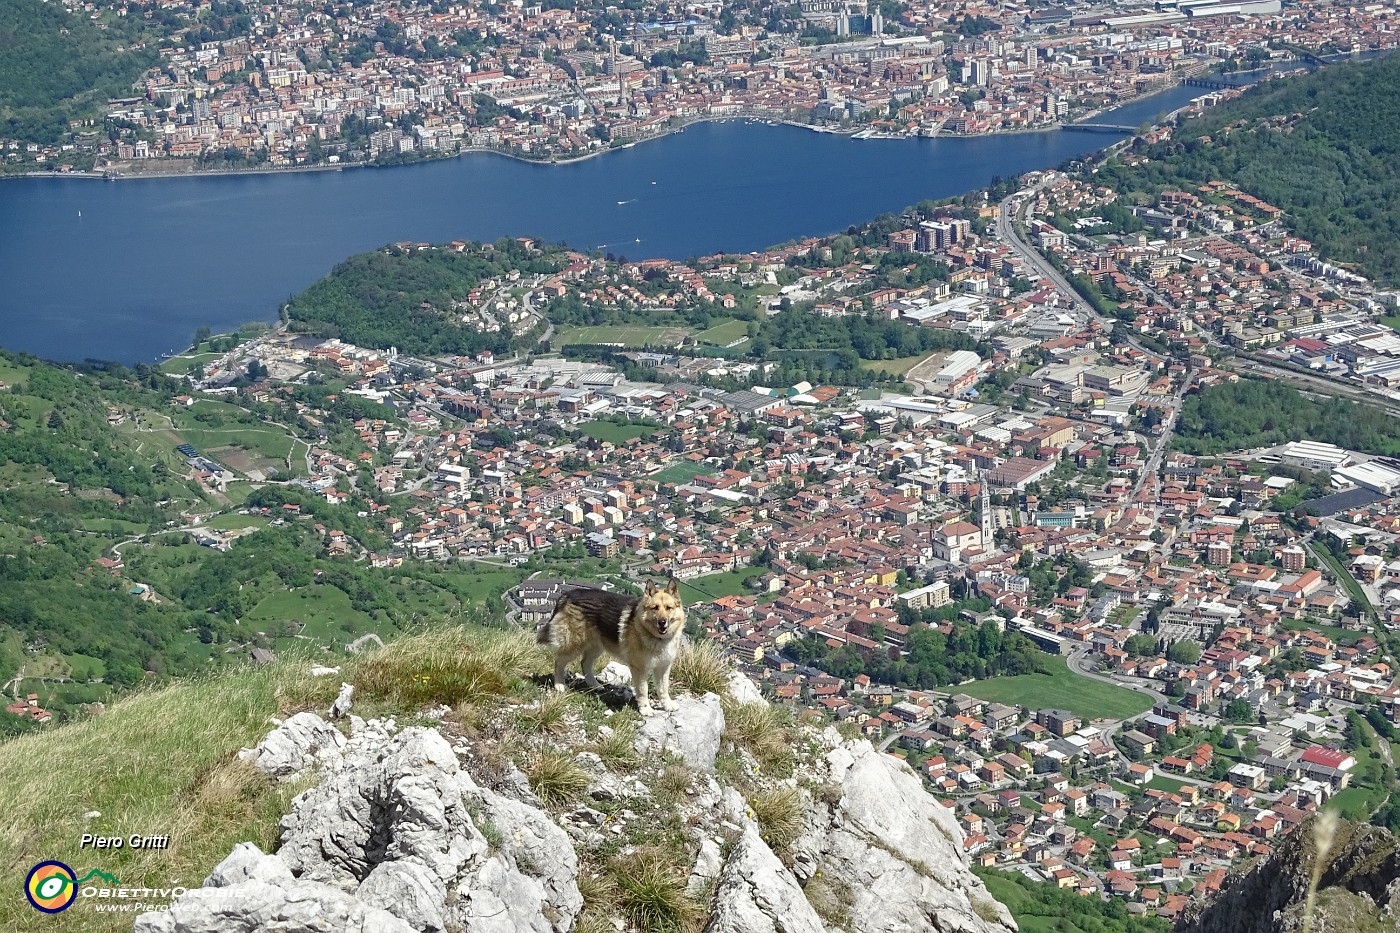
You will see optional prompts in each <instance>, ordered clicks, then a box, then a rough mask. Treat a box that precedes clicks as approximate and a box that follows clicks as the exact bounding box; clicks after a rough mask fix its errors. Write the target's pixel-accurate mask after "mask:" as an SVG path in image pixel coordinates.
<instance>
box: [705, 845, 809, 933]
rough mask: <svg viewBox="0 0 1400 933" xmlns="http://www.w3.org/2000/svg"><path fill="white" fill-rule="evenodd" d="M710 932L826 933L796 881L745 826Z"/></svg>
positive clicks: (723, 878) (718, 888)
mask: <svg viewBox="0 0 1400 933" xmlns="http://www.w3.org/2000/svg"><path fill="white" fill-rule="evenodd" d="M712 904H713V907H712V910H711V913H710V923H709V925H708V926H706V927H705V933H826V927H825V926H824V925H823V924H822V920H821V917H820V916H818V915H817V912H816V909H815V908H813V907H812V905H811V904H810V903H809V902H808V901H807V896H806V895H805V894H804V893H803V892H802V886H801V885H799V884H798V883H797V878H796V877H794V876H793V874H792V872H790V871H788V870H787V868H786V867H784V865H783V863H782V862H781V861H779V860H778V857H777V856H776V855H774V854H773V850H772V849H770V848H769V847H768V845H767V844H766V843H765V842H764V841H763V839H762V838H761V837H760V836H759V833H758V828H757V827H756V826H755V825H753V824H750V825H748V826H745V827H744V834H743V836H741V837H740V839H739V842H738V844H737V845H735V846H734V850H733V851H732V852H730V853H729V858H728V860H726V861H725V863H724V868H723V869H722V870H721V871H720V874H719V878H718V881H717V883H716V885H715V894H714V898H713V899H712Z"/></svg>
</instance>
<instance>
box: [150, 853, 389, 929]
mask: <svg viewBox="0 0 1400 933" xmlns="http://www.w3.org/2000/svg"><path fill="white" fill-rule="evenodd" d="M414 929H415V928H414V927H412V926H410V925H409V924H407V923H405V922H404V921H403V920H401V919H399V918H398V917H395V916H394V915H393V914H391V913H389V912H388V911H386V910H381V909H379V908H377V907H372V906H370V905H368V904H366V903H364V902H363V901H361V900H359V899H358V898H355V897H353V896H351V895H349V894H346V893H345V892H344V891H341V890H339V889H338V888H333V887H331V886H329V885H324V884H318V883H317V882H314V881H298V880H297V879H295V878H293V877H292V874H291V872H290V871H289V870H288V869H287V866H286V865H285V864H284V863H282V861H281V860H280V859H278V858H277V857H276V856H275V855H264V854H263V853H262V852H261V850H259V849H258V847H257V846H255V845H253V844H252V843H249V842H243V843H239V845H238V846H237V847H236V848H235V849H234V850H233V853H232V854H231V855H229V857H228V858H227V859H225V860H224V861H223V862H222V863H220V864H219V866H218V867H217V868H215V869H214V871H213V873H212V874H211V875H210V876H209V880H208V882H207V885H206V887H204V888H199V889H196V890H195V891H191V892H189V893H187V894H185V895H184V896H183V897H180V898H178V899H177V900H176V901H175V902H174V903H173V904H172V905H171V907H170V910H168V911H164V912H162V913H153V914H145V915H143V916H141V917H138V918H137V919H136V925H135V927H134V931H135V933H261V931H265V930H276V931H278V933H323V931H328V930H344V931H348V933H414Z"/></svg>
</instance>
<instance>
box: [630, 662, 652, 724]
mask: <svg viewBox="0 0 1400 933" xmlns="http://www.w3.org/2000/svg"><path fill="white" fill-rule="evenodd" d="M631 670H632V692H633V693H635V694H637V709H638V710H639V711H640V712H641V714H642V715H643V716H650V715H651V714H652V713H654V712H656V710H654V709H652V708H651V699H650V697H649V696H648V692H647V669H646V668H644V667H634V668H632V669H631Z"/></svg>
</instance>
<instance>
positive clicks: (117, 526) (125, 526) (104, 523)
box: [78, 518, 149, 535]
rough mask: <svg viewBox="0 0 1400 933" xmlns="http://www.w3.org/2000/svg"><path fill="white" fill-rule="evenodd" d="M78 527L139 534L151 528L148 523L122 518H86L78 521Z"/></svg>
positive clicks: (111, 532) (85, 529) (106, 531)
mask: <svg viewBox="0 0 1400 933" xmlns="http://www.w3.org/2000/svg"><path fill="white" fill-rule="evenodd" d="M78 527H79V528H81V529H83V530H84V531H95V532H97V533H99V534H118V535H139V534H142V533H143V532H145V531H148V530H149V526H147V525H143V524H141V523H140V522H129V521H126V520H125V519H121V518H85V519H83V520H82V521H80V522H78Z"/></svg>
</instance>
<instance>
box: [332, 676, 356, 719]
mask: <svg viewBox="0 0 1400 933" xmlns="http://www.w3.org/2000/svg"><path fill="white" fill-rule="evenodd" d="M354 697H355V685H354V684H344V683H343V684H341V685H340V693H339V694H337V695H336V698H335V702H334V703H332V704H331V708H330V710H328V711H327V712H328V715H329V716H330V717H331V718H332V719H344V718H345V716H346V714H347V713H349V712H350V704H351V702H352V700H353V699H354Z"/></svg>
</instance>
